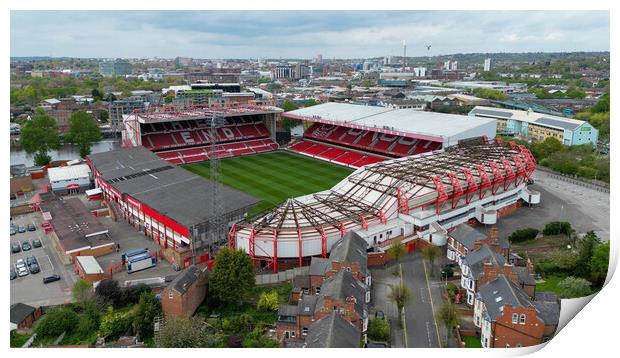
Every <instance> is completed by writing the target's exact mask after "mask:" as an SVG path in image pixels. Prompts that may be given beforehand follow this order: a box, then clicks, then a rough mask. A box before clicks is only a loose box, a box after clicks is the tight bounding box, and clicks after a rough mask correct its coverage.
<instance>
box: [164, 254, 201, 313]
mask: <svg viewBox="0 0 620 358" xmlns="http://www.w3.org/2000/svg"><path fill="white" fill-rule="evenodd" d="M207 280H208V272H207V271H206V269H204V270H203V269H200V268H198V267H196V266H193V265H192V266H190V267H188V268H187V269H185V270H183V271H182V272H181V273H180V274H179V275H178V276H177V277H175V279H174V280H172V282H170V284H169V285H168V286H167V287H166V288H165V289H164V290H163V291H162V293H161V307H162V310H163V311H164V315H165V316H167V317H168V316H177V317H186V318H189V317H191V316H192V315H193V314H194V312H196V309H197V308H198V306H200V304H201V303H202V301H203V300H204V299H205V297H206V295H207Z"/></svg>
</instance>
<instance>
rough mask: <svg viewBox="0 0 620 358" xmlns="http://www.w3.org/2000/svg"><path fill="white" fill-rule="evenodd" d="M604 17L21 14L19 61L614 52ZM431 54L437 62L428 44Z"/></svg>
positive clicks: (17, 15)
mask: <svg viewBox="0 0 620 358" xmlns="http://www.w3.org/2000/svg"><path fill="white" fill-rule="evenodd" d="M609 38H610V28H609V12H604V11H12V12H11V55H12V56H30V55H52V56H74V57H153V56H159V57H175V56H191V57H197V58H249V57H254V58H255V57H271V58H280V57H282V58H290V57H293V58H309V57H312V56H314V55H316V54H317V53H322V54H323V55H324V57H326V58H332V57H341V58H342V57H344V58H364V57H374V56H383V55H390V54H392V55H400V54H401V53H402V41H403V40H406V41H407V54H408V55H410V56H420V55H427V54H430V55H437V54H451V53H467V52H498V51H503V52H510V51H514V52H525V51H574V50H583V51H590V50H603V51H607V50H609V41H610V40H609ZM427 43H428V44H432V50H431V52H430V53H428V51H427V50H426V47H425V45H426V44H427Z"/></svg>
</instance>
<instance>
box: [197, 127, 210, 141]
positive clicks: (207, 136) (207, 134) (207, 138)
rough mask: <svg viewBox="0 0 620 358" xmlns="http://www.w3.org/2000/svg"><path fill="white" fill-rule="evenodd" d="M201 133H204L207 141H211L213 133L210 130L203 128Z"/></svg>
mask: <svg viewBox="0 0 620 358" xmlns="http://www.w3.org/2000/svg"><path fill="white" fill-rule="evenodd" d="M199 133H200V134H202V136H203V137H204V141H205V142H211V133H209V132H208V131H206V130H204V129H201V130H200V131H199Z"/></svg>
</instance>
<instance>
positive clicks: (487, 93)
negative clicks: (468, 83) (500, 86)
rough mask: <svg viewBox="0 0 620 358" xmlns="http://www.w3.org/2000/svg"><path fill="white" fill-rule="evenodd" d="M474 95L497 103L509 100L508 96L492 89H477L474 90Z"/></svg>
mask: <svg viewBox="0 0 620 358" xmlns="http://www.w3.org/2000/svg"><path fill="white" fill-rule="evenodd" d="M472 93H473V95H474V96H478V97H481V98H487V99H493V100H497V101H503V100H506V99H508V96H507V95H506V94H505V93H504V92H502V91H498V90H494V89H490V88H476V89H474V90H473V92H472Z"/></svg>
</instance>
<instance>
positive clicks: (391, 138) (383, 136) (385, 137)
mask: <svg viewBox="0 0 620 358" xmlns="http://www.w3.org/2000/svg"><path fill="white" fill-rule="evenodd" d="M397 138H398V136H397V135H395V136H392V135H390V134H385V133H383V134H381V137H379V139H381V140H382V141H384V142H393V141H395V140H396V139H397Z"/></svg>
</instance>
